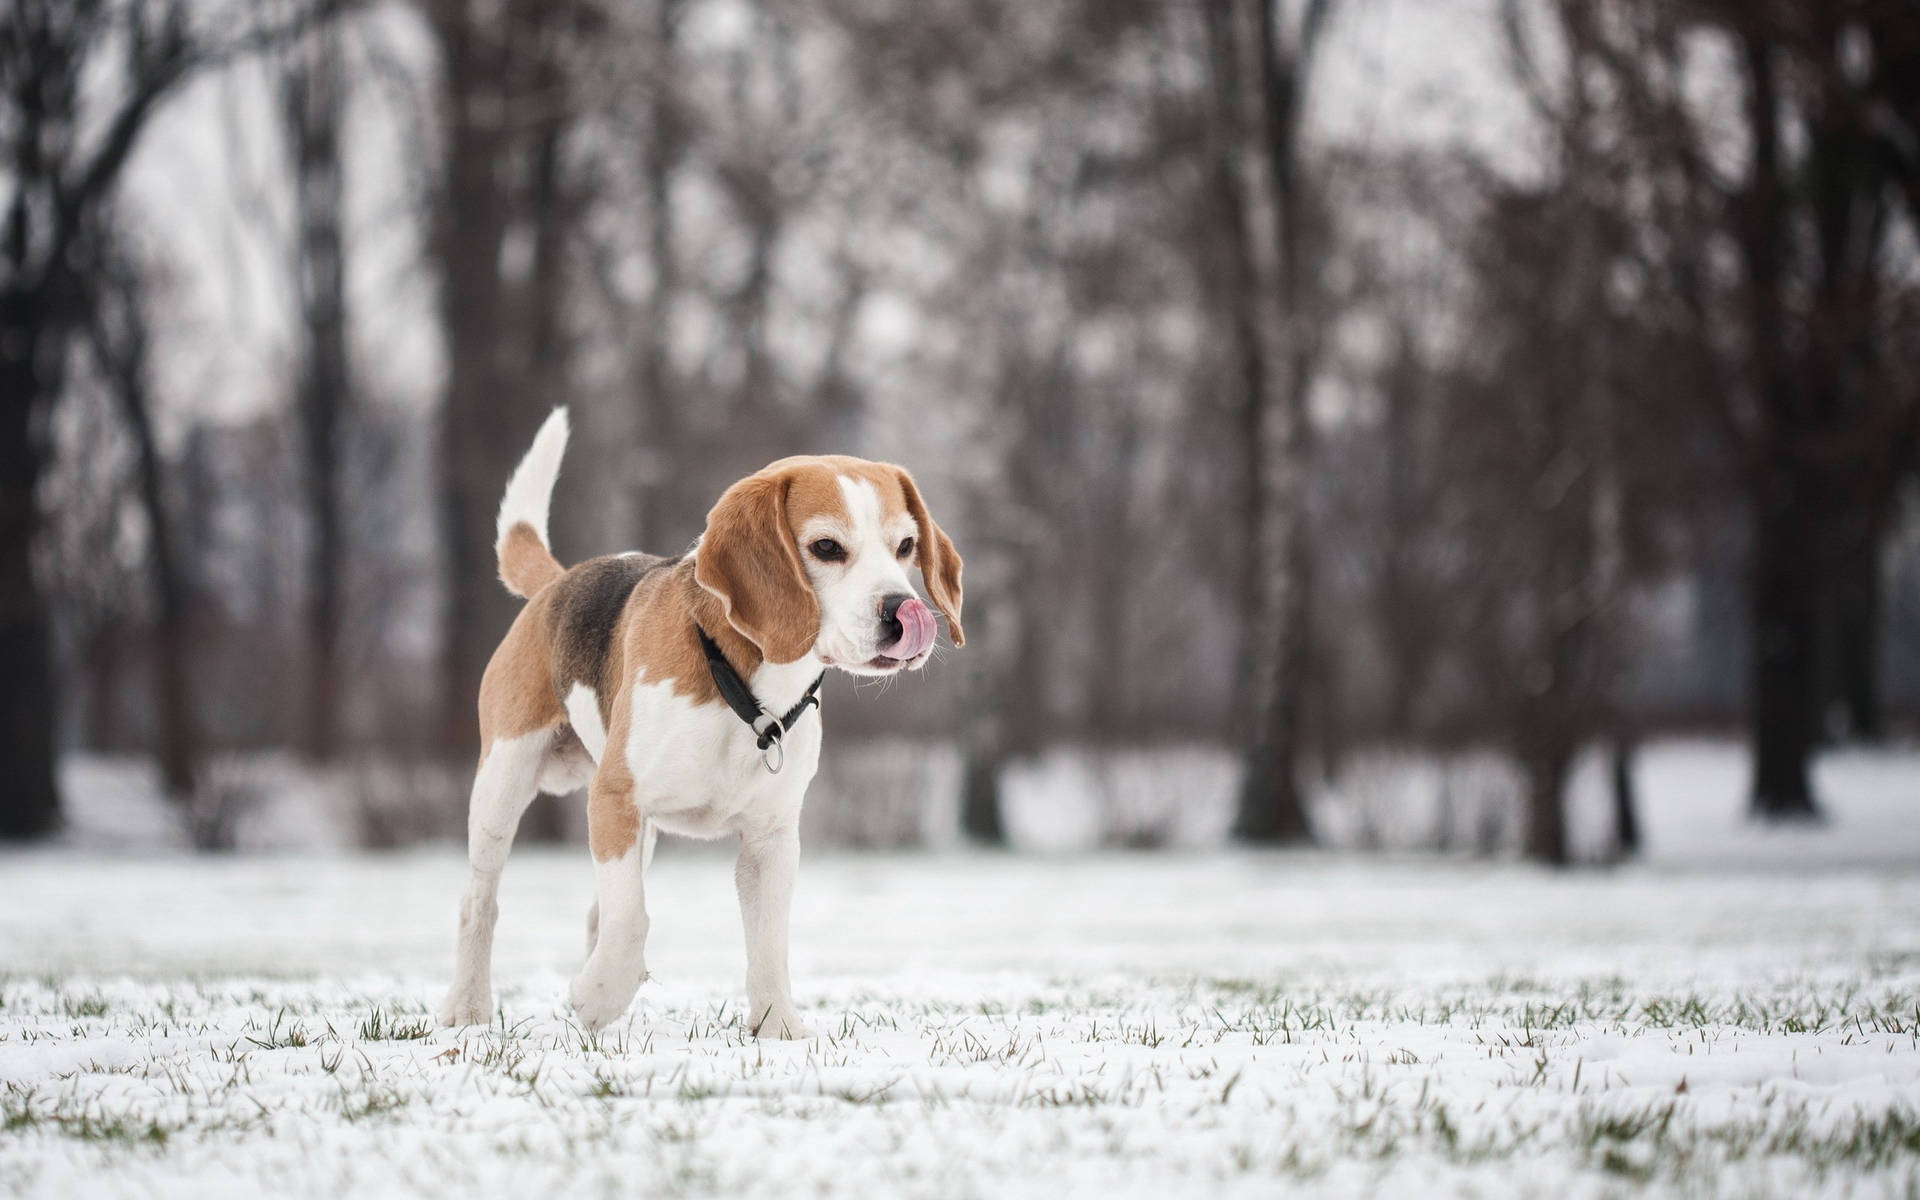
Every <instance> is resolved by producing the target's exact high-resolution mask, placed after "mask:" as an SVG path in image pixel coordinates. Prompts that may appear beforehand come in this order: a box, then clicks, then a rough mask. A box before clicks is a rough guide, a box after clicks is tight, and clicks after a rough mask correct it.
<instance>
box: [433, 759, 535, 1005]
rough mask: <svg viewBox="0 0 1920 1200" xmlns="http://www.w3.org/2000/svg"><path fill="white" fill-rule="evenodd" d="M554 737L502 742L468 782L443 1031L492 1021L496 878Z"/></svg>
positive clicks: (496, 903)
mask: <svg viewBox="0 0 1920 1200" xmlns="http://www.w3.org/2000/svg"><path fill="white" fill-rule="evenodd" d="M552 736H553V731H552V730H550V729H538V730H535V731H534V732H532V733H526V734H522V735H520V736H519V737H511V738H501V739H500V740H499V741H497V742H495V743H494V744H493V746H492V747H491V748H490V749H489V750H488V751H487V757H486V760H485V761H484V762H482V763H481V764H480V771H479V774H477V775H475V776H474V780H473V799H472V801H471V804H470V806H469V807H468V809H467V869H468V873H467V891H466V895H464V896H463V897H461V900H460V934H459V940H458V941H456V942H455V943H454V964H453V986H452V987H451V988H449V989H448V990H447V999H446V1002H445V1003H443V1004H442V1005H441V1006H440V1023H441V1024H442V1025H483V1024H485V1023H487V1022H488V1021H491V1020H492V1019H493V924H494V921H495V919H496V918H498V917H499V915H500V906H499V903H498V896H499V890H500V872H501V870H502V868H504V867H505V866H506V863H507V852H508V851H510V850H512V849H513V834H514V831H515V830H516V829H518V828H519V825H520V815H521V814H522V813H524V812H526V810H527V805H529V804H531V803H533V798H534V797H535V796H537V795H539V787H540V771H541V764H542V762H543V761H544V760H545V757H546V753H547V748H548V743H549V741H550V740H551V739H552Z"/></svg>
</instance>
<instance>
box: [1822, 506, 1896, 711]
mask: <svg viewBox="0 0 1920 1200" xmlns="http://www.w3.org/2000/svg"><path fill="white" fill-rule="evenodd" d="M1882 537H1883V535H1882V534H1881V533H1880V532H1879V530H1878V529H1877V528H1876V529H1875V530H1873V531H1871V532H1869V533H1868V534H1867V535H1866V536H1864V537H1860V538H1853V539H1849V544H1848V545H1847V546H1846V547H1845V549H1844V552H1843V553H1842V555H1841V557H1840V563H1839V564H1838V567H1837V569H1836V570H1835V572H1834V574H1833V577H1832V579H1831V580H1830V582H1829V585H1828V601H1829V602H1828V606H1827V615H1828V620H1827V636H1826V637H1825V639H1823V640H1824V641H1825V642H1826V644H1827V648H1828V650H1827V658H1828V660H1829V662H1830V663H1831V676H1830V678H1829V680H1828V686H1827V687H1826V688H1825V689H1823V690H1824V693H1825V695H1826V696H1827V697H1828V703H1829V704H1831V705H1833V706H1834V708H1835V709H1836V710H1837V712H1838V715H1839V717H1840V723H1841V725H1842V727H1843V728H1844V730H1845V733H1846V736H1847V737H1850V738H1853V739H1855V740H1856V741H1862V742H1878V741H1880V740H1881V739H1882V738H1884V737H1885V736H1886V720H1885V717H1884V716H1883V715H1882V706H1881V701H1880V655H1879V650H1880V587H1881V584H1880V554H1881V541H1882Z"/></svg>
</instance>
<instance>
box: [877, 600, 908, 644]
mask: <svg viewBox="0 0 1920 1200" xmlns="http://www.w3.org/2000/svg"><path fill="white" fill-rule="evenodd" d="M911 599H913V596H912V594H911V593H908V592H895V593H894V594H893V595H891V596H883V597H881V599H880V640H881V642H882V644H885V643H888V642H897V641H899V640H900V634H901V627H900V606H901V605H902V604H905V603H906V602H907V601H909V600H911Z"/></svg>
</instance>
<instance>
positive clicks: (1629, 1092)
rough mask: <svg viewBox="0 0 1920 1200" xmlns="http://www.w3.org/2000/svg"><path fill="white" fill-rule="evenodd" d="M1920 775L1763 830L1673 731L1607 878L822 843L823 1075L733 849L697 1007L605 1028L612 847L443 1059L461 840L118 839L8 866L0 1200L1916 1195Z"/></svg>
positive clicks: (538, 919) (666, 895)
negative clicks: (756, 943)
mask: <svg viewBox="0 0 1920 1200" xmlns="http://www.w3.org/2000/svg"><path fill="white" fill-rule="evenodd" d="M891 752H893V753H896V754H897V753H898V752H899V748H898V747H894V748H893V750H892V751H891ZM1102 768H1104V769H1105V771H1106V775H1107V777H1108V782H1106V783H1104V784H1103V783H1101V782H1100V771H1101V769H1102ZM1917 768H1920V756H1916V755H1915V754H1914V753H1913V752H1911V751H1906V752H1889V753H1882V754H1878V755H1874V754H1863V753H1855V754H1849V755H1840V756H1833V757H1830V758H1829V759H1828V760H1827V761H1826V762H1825V763H1823V765H1822V769H1821V782H1822V784H1823V786H1824V787H1825V788H1826V793H1827V796H1826V798H1827V800H1828V804H1829V808H1830V810H1831V811H1832V812H1833V814H1834V818H1833V820H1832V821H1831V822H1830V824H1829V825H1827V826H1825V827H1820V828H1814V829H1806V830H1800V831H1793V832H1780V831H1775V832H1769V833H1762V832H1760V831H1755V830H1750V829H1748V828H1746V827H1744V826H1742V825H1741V824H1739V822H1738V821H1737V819H1736V818H1737V814H1738V795H1739V790H1740V778H1741V776H1740V770H1741V767H1740V759H1739V756H1738V754H1737V753H1736V752H1735V751H1733V750H1732V749H1730V748H1727V747H1723V746H1716V745H1713V744H1709V743H1664V744H1660V745H1656V746H1653V747H1650V748H1649V750H1648V751H1647V753H1646V755H1645V757H1644V758H1643V760H1642V785H1643V788H1644V789H1645V793H1646V797H1647V800H1646V805H1645V808H1646V813H1645V819H1646V823H1647V826H1648V835H1649V847H1650V861H1648V862H1645V863H1642V864H1637V865H1633V866H1630V867H1623V868H1615V869H1610V870H1583V871H1576V872H1571V873H1565V874H1554V873H1550V872H1545V871H1541V870H1536V869H1533V868H1530V867H1527V866H1524V865H1520V864H1515V863H1510V862H1509V863H1489V862H1484V861H1472V860H1466V859H1453V858H1447V857H1439V856H1432V855H1427V856H1414V855H1410V854H1406V853H1395V852H1388V853H1383V854H1378V855H1371V856H1359V855H1352V854H1345V853H1271V854H1262V853H1251V852H1233V851H1225V850H1221V849H1218V848H1208V847H1202V846H1197V845H1191V844H1187V843H1186V842H1184V841H1182V840H1181V839H1179V838H1176V839H1175V841H1176V845H1178V846H1179V848H1177V849H1173V850H1167V851H1162V852H1159V853H1154V854H1123V853H1088V852H1085V851H1070V850H1061V851H1056V852H1051V853H1027V854H1015V855H1003V854H987V853H970V852H966V851H963V850H955V849H948V850H943V851H938V852H931V853H920V854H887V855H855V854H849V853H845V852H838V853H836V852H832V851H810V852H809V853H808V855H807V857H806V860H805V861H804V862H803V865H802V870H801V879H800V887H799V891H798V895H797V897H796V908H795V913H794V939H793V947H794V949H793V957H794V977H795V991H796V997H797V999H798V1001H799V1003H800V1006H801V1015H802V1016H803V1017H804V1018H805V1019H806V1020H807V1021H808V1022H809V1023H810V1024H811V1025H812V1026H813V1027H814V1028H815V1029H817V1030H819V1031H820V1032H821V1034H822V1035H823V1036H822V1037H821V1038H820V1040H818V1041H817V1042H814V1043H810V1044H772V1043H769V1044H760V1043H756V1042H754V1041H752V1040H751V1039H750V1038H748V1037H746V1036H745V1034H744V1032H743V1030H742V1027H741V1021H740V1016H741V1014H740V1011H739V1009H740V1003H741V998H740V992H741V987H742V977H743V961H742V950H741V936H740V930H739V924H738V917H737V913H736V909H735V905H734V898H733V888H732V879H731V875H732V872H731V869H730V860H729V858H728V856H727V855H725V854H724V853H720V852H719V850H718V848H716V847H711V846H704V847H703V846H696V845H689V844H686V843H672V842H669V843H667V844H666V845H664V846H663V848H662V852H661V855H660V858H659V860H658V862H657V863H656V866H655V869H654V872H653V874H652V876H651V877H650V879H649V907H650V909H651V911H652V914H653V934H652V939H651V942H650V944H649V954H648V958H649V965H650V967H651V969H652V971H653V973H654V978H653V980H652V981H651V982H649V983H648V984H647V986H646V987H645V988H644V989H643V990H642V992H641V997H640V1000H639V1002H638V1003H637V1005H636V1008H635V1011H634V1013H633V1016H632V1019H631V1020H630V1021H629V1022H627V1023H625V1024H624V1025H620V1026H616V1027H615V1028H614V1029H612V1030H609V1031H608V1032H606V1033H605V1034H602V1035H601V1036H600V1037H598V1038H595V1037H593V1036H591V1035H587V1034H585V1033H583V1032H582V1031H581V1030H580V1029H579V1027H578V1026H577V1025H575V1024H573V1023H572V1022H571V1021H569V1020H568V1019H567V1016H566V1014H565V1012H564V997H565V994H566V985H567V981H568V979H569V977H570V973H571V972H572V971H573V970H575V969H577V967H578V965H579V961H580V957H581V953H582V950H583V944H582V943H583V936H584V916H585V912H586V907H587V903H588V900H589V897H590V891H591V886H592V884H591V879H592V872H591V868H590V866H589V863H588V860H587V858H586V855H585V853H584V851H581V850H578V849H573V848H551V849H549V848H537V847H527V848H523V849H522V850H521V851H519V852H517V853H516V855H515V856H514V858H513V860H512V861H511V863H510V864H509V866H508V869H507V873H506V876H505V879H504V882H503V888H502V895H501V914H502V915H501V921H500V927H499V945H498V950H497V954H496V957H495V970H494V979H495V985H496V989H497V999H498V1002H499V1005H500V1011H501V1018H500V1020H499V1021H498V1022H496V1024H495V1025H494V1026H493V1027H492V1028H489V1029H468V1030H443V1029H439V1028H437V1027H434V1026H433V1025H432V1024H431V1015H430V1014H431V1008H432V1006H433V1005H434V1004H435V1003H436V1002H437V1001H438V1000H439V998H440V994H441V992H442V990H443V989H444V987H445V986H446V982H447V980H446V976H447V971H448V969H449V961H450V954H451V945H452V934H453V925H454V916H455V903H456V900H457V896H458V893H459V891H460V887H461V884H462V881H463V873H464V866H463V863H462V862H461V859H460V856H459V854H458V853H457V851H456V850H454V849H453V848H452V847H448V846H436V847H430V848H423V849H419V850H414V851H408V852H403V853H392V854H382V855H351V854H343V853H338V852H328V853H306V854H289V853H282V854H277V855H256V856H229V857H211V858H209V857H193V856H190V855H186V854H183V853H177V852H176V853H167V854H161V855H155V854H152V853H147V854H141V855H136V854H134V853H131V852H130V851H129V849H128V847H129V846H131V845H133V844H134V843H135V842H136V841H137V838H135V837H134V836H133V834H132V833H131V832H129V833H128V835H127V836H126V837H125V838H124V839H123V840H122V841H121V842H120V843H118V845H117V847H115V846H103V845H101V844H99V843H98V842H97V841H96V840H93V839H92V838H91V836H90V835H89V836H81V834H78V833H77V834H76V838H75V843H76V844H70V845H68V846H65V847H61V848H57V849H52V850H42V851H37V852H14V853H12V854H9V855H6V856H4V857H0V878H4V879H5V881H6V883H7V886H6V887H5V888H4V889H0V968H3V969H4V972H5V974H4V975H0V1193H4V1194H8V1195H19V1196H24V1197H42V1196H44V1197H56V1196H58V1197H69V1196H78V1195H122V1194H138V1195H142V1196H160V1197H168V1196H188V1195H191V1196H195V1197H200V1196H229V1195H231V1196H243V1195H244V1196H253V1195H261V1194H270V1195H294V1196H307V1195H327V1196H338V1195H354V1196H363V1195H364V1196H379V1195H387V1194H407V1195H463V1196H470V1195H524V1194H539V1193H542V1192H551V1191H556V1190H558V1189H562V1188H564V1189H566V1190H567V1192H568V1193H569V1194H574V1193H578V1192H580V1191H582V1190H585V1191H587V1192H590V1193H611V1192H613V1191H615V1190H619V1191H621V1192H631V1193H635V1194H643V1195H684V1196H717V1195H722V1194H725V1195H730V1196H739V1195H745V1196H763V1195H764V1196H773V1195H780V1196H785V1195H796V1194H799V1195H806V1194H819V1195H873V1196H889V1197H891V1196H902V1197H916V1196H973V1195H981V1196H988V1195H991V1196H1003V1195H1007V1196H1029V1195H1034V1196H1052V1195H1060V1194H1066V1195H1083V1194H1089V1193H1099V1194H1102V1195H1103V1196H1112V1197H1132V1196H1140V1197H1148V1196H1155V1197H1158V1196H1166V1195H1186V1194H1196V1195H1223V1196H1255V1195H1258V1196H1270V1195H1273V1194H1275V1193H1284V1194H1289V1195H1292V1194H1299V1195H1309V1196H1358V1195H1396V1194H1420V1195H1474V1196H1545V1195H1552V1196H1555V1197H1561V1196H1575V1197H1580V1196H1605V1195H1620V1194H1628V1193H1632V1194H1642V1193H1643V1192H1644V1193H1650V1194H1665V1195H1682V1194H1695V1193H1700V1192H1703V1191H1712V1192H1717V1193H1723V1194H1734V1195H1777V1196H1801V1195H1866V1196H1871V1195H1883V1194H1885V1195H1902V1194H1912V1192H1913V1190H1914V1189H1915V1188H1916V1187H1920V870H1916V866H1920V855H1917V854H1915V853H1914V842H1913V837H1914V835H1913V833H1912V829H1911V827H1912V826H1913V825H1914V824H1916V822H1913V821H1911V820H1906V821H1904V822H1903V821H1902V819H1901V818H1902V817H1904V816H1905V815H1906V814H1907V813H1909V812H1910V811H1911V810H1912V807H1913V804H1914V801H1915V798H1916V789H1915V787H1914V784H1915V782H1916V780H1920V769H1917ZM89 769H90V770H93V771H95V772H96V777H89V778H90V779H91V780H92V784H93V785H98V786H99V787H100V788H102V789H104V790H105V791H107V792H109V793H113V794H115V795H118V796H119V797H120V798H119V800H118V801H117V802H115V801H112V800H110V799H101V798H100V797H98V796H95V797H93V798H92V799H90V800H89V801H88V803H89V804H94V805H99V806H104V807H109V808H110V807H111V805H112V804H113V803H118V804H119V805H120V807H119V809H118V810H116V811H119V812H120V813H121V821H120V823H121V825H122V826H123V827H124V828H126V829H128V830H136V829H137V822H136V821H135V819H134V817H133V815H132V814H133V813H134V812H135V811H136V810H137V805H135V804H134V803H133V802H132V801H131V800H130V799H128V797H129V796H130V795H131V794H132V792H131V789H132V785H131V784H127V783H126V782H125V781H124V780H122V786H121V790H120V791H118V792H113V789H112V788H110V787H106V783H108V782H111V781H112V780H113V779H114V778H116V776H114V775H113V772H112V771H110V770H108V769H107V768H105V767H102V766H98V765H96V766H94V767H91V768H89ZM1215 772H1216V767H1215V766H1209V765H1208V760H1206V759H1205V758H1204V757H1202V756H1199V752H1197V751H1182V752H1179V753H1175V754H1171V755H1168V756H1163V757H1158V758H1155V757H1153V756H1148V757H1147V758H1144V759H1141V758H1136V759H1127V758H1125V757H1122V758H1120V759H1116V760H1114V761H1111V762H1107V763H1105V764H1100V763H1096V762H1093V761H1092V759H1091V758H1090V756H1086V755H1081V756H1080V757H1079V759H1077V760H1074V759H1069V760H1066V761H1064V762H1055V763H1053V764H1052V765H1047V764H1044V763H1043V764H1040V765H1037V766H1036V767H1034V768H1032V769H1031V770H1029V771H1028V772H1026V773H1025V774H1023V775H1022V776H1021V778H1020V779H1019V781H1018V786H1017V787H1016V789H1015V791H1016V792H1017V793H1018V795H1017V797H1016V804H1017V805H1020V806H1036V805H1043V804H1045V803H1046V802H1047V801H1048V800H1049V799H1050V800H1051V801H1052V803H1053V804H1054V806H1055V807H1056V808H1058V809H1061V810H1069V809H1078V810H1085V809H1086V807H1087V806H1088V805H1090V804H1097V803H1100V802H1104V801H1103V797H1104V798H1105V800H1108V801H1112V802H1114V803H1116V804H1118V805H1119V806H1120V809H1121V810H1123V811H1122V812H1121V816H1122V818H1123V819H1122V821H1121V825H1122V827H1123V828H1134V827H1135V826H1133V825H1131V824H1129V822H1134V821H1135V820H1136V819H1137V820H1146V821H1148V823H1149V824H1152V823H1153V820H1157V818H1154V819H1149V818H1146V817H1139V816H1138V814H1137V812H1135V810H1136V809H1137V808H1138V807H1139V806H1140V805H1142V804H1144V803H1145V800H1144V797H1145V796H1146V794H1147V792H1148V791H1149V790H1150V786H1149V785H1150V784H1152V783H1154V781H1160V782H1162V783H1165V784H1166V785H1167V786H1169V787H1172V788H1174V789H1175V796H1176V800H1177V802H1178V803H1179V804H1181V805H1183V806H1195V805H1197V806H1199V807H1200V808H1202V809H1204V810H1205V812H1204V813H1203V814H1202V816H1201V817H1196V818H1195V820H1204V821H1205V822H1217V820H1218V814H1217V813H1216V812H1215V811H1214V810H1213V808H1212V807H1210V805H1211V804H1212V803H1213V802H1212V801H1210V800H1208V799H1207V797H1208V796H1209V795H1212V794H1213V793H1215V792H1218V791H1219V790H1220V789H1222V788H1225V787H1228V786H1230V779H1229V780H1222V779H1221V778H1219V777H1218V776H1217V774H1216V773H1215ZM1115 779H1118V780H1119V782H1118V783H1114V782H1113V780H1115ZM1182 779H1185V780H1186V783H1185V785H1184V788H1185V790H1181V787H1182V785H1181V782H1180V781H1181V780H1182ZM1103 788H1104V789H1106V790H1104V791H1103V790H1101V789H1103ZM1049 789H1051V792H1049ZM1331 803H1333V800H1332V799H1329V798H1323V800H1322V804H1331ZM1040 815H1042V814H1040V813H1038V812H1037V811H1036V812H1035V813H1028V814H1026V815H1025V816H1023V817H1021V818H1020V820H1022V821H1026V822H1028V823H1029V825H1028V826H1027V827H1029V828H1034V829H1039V828H1041V827H1042V826H1043V825H1044V822H1040V824H1034V822H1036V821H1039V818H1040ZM1055 816H1056V818H1058V816H1059V814H1057V813H1056V814H1055ZM1080 819H1081V818H1078V817H1076V818H1074V819H1073V820H1080ZM1073 827H1074V825H1073V821H1068V820H1056V822H1055V824H1054V825H1052V826H1046V829H1048V830H1051V831H1053V833H1052V834H1051V835H1050V836H1056V844H1059V845H1067V844H1069V843H1070V839H1068V838H1066V837H1065V836H1064V835H1060V834H1059V833H1058V831H1059V830H1062V829H1071V828H1073ZM1156 827H1157V826H1156ZM1091 828H1092V826H1091V825H1087V826H1085V827H1084V828H1083V829H1082V832H1083V834H1086V835H1087V836H1091V834H1090V832H1089V831H1090V830H1091ZM1185 836H1186V835H1185V834H1182V835H1181V837H1182V838H1184V837H1185ZM1689 839H1692V840H1691V841H1690V840H1689Z"/></svg>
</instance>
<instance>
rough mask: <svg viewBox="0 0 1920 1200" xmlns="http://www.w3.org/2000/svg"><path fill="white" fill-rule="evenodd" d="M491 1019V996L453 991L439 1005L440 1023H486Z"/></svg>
mask: <svg viewBox="0 0 1920 1200" xmlns="http://www.w3.org/2000/svg"><path fill="white" fill-rule="evenodd" d="M492 1021H493V997H491V996H483V995H474V994H472V993H463V992H459V991H453V992H448V993H447V998H446V1000H445V1001H444V1002H443V1003H442V1004H441V1005H440V1023H441V1024H442V1025H487V1024H491V1023H492Z"/></svg>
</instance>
